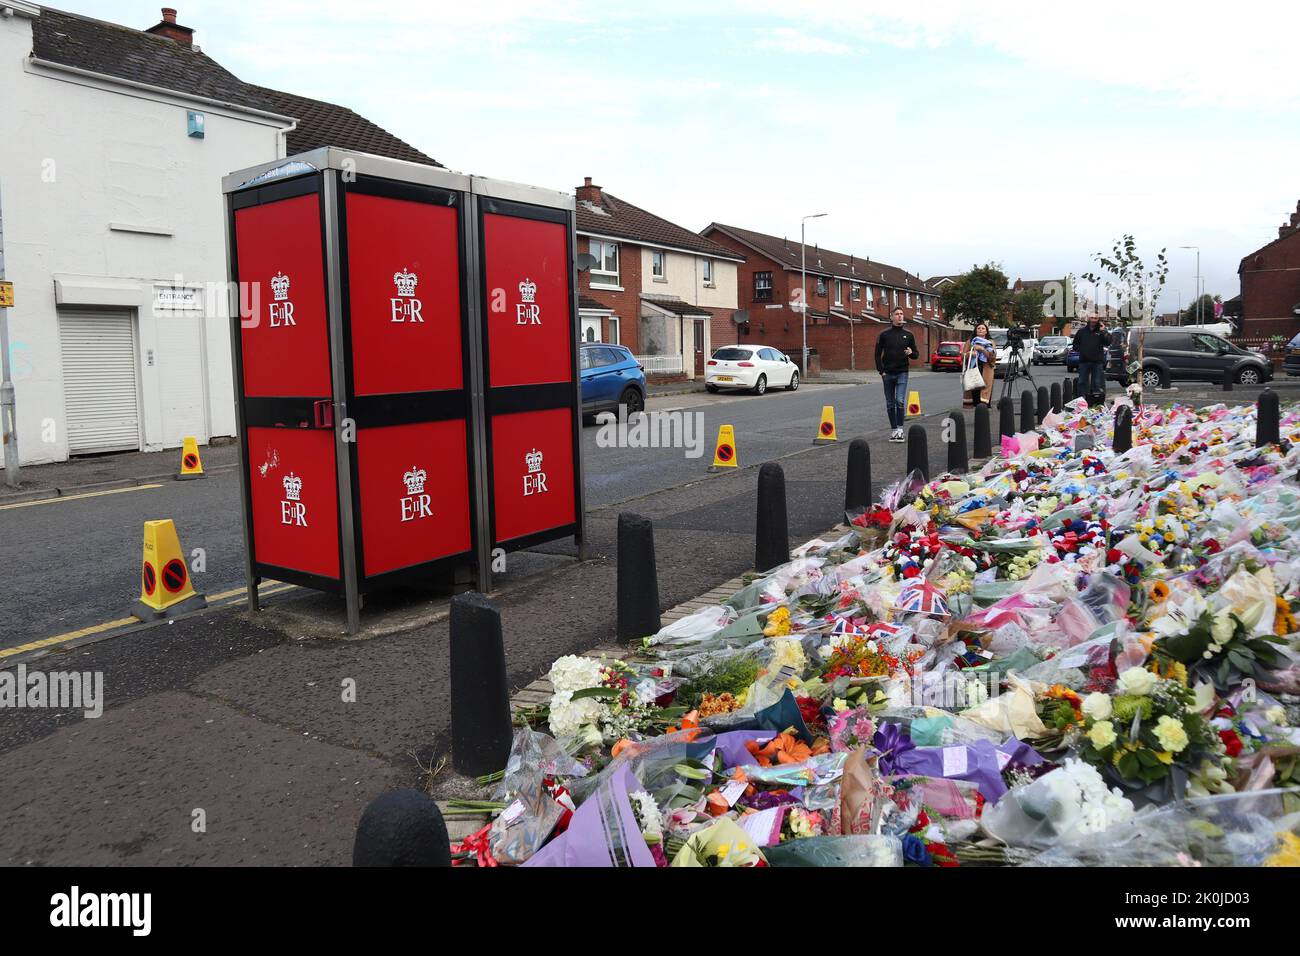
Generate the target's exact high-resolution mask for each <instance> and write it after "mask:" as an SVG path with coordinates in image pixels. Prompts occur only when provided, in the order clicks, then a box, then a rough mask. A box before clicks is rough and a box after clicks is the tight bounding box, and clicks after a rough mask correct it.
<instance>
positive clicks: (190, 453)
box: [176, 435, 208, 481]
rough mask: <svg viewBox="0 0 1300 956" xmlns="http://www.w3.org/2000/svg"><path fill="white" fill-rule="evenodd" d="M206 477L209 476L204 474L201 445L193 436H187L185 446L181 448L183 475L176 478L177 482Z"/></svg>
mask: <svg viewBox="0 0 1300 956" xmlns="http://www.w3.org/2000/svg"><path fill="white" fill-rule="evenodd" d="M206 477H208V476H207V475H205V474H204V473H203V459H202V458H200V457H199V443H198V442H197V441H195V440H194V436H193V435H186V436H185V444H184V446H183V447H182V448H181V473H180V474H179V475H177V476H176V480H177V481H187V480H189V479H190V478H206Z"/></svg>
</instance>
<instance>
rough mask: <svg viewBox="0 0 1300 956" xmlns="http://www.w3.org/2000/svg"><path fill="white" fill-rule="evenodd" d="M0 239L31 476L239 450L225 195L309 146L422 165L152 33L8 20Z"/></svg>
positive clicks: (3, 45) (365, 130)
mask: <svg viewBox="0 0 1300 956" xmlns="http://www.w3.org/2000/svg"><path fill="white" fill-rule="evenodd" d="M0 90H3V91H4V94H3V100H4V104H5V109H4V111H3V123H4V132H3V135H0V215H2V216H3V219H2V220H0V225H2V228H3V233H2V234H0V241H2V242H3V246H2V247H0V248H3V252H4V259H3V261H4V269H5V278H7V279H8V280H10V281H12V282H13V283H14V291H15V306H14V308H12V309H10V310H9V331H10V356H11V362H12V375H13V381H14V384H15V388H16V405H17V411H18V420H17V435H18V446H19V452H20V455H21V458H20V461H21V463H23V464H29V463H40V462H48V461H61V460H63V459H66V458H68V457H69V456H70V455H78V454H91V453H96V452H105V451H121V450H147V451H154V450H160V449H163V448H173V447H178V446H179V445H180V444H181V441H182V439H183V438H184V437H185V436H187V435H193V436H195V437H197V438H198V440H199V442H200V443H205V442H207V441H208V440H209V439H210V438H212V437H214V436H226V435H233V434H234V432H235V406H234V395H233V379H232V375H231V365H230V361H231V358H230V333H229V321H228V319H227V307H226V302H227V299H226V294H225V277H226V250H225V227H224V223H223V217H224V206H223V201H222V194H221V177H222V176H223V175H225V174H226V173H228V172H230V171H231V170H234V169H243V168H246V167H248V166H252V165H254V164H257V163H261V162H266V161H269V160H273V159H278V158H282V157H284V156H286V155H291V154H294V153H298V152H303V151H305V150H308V149H312V148H314V147H316V146H321V145H327V144H328V145H335V146H342V147H344V148H355V149H358V150H364V151H366V152H371V153H379V154H382V155H389V156H394V157H396V158H399V159H407V160H412V161H415V162H424V163H429V164H433V165H437V164H436V163H435V162H434V160H432V159H430V158H429V157H428V156H426V155H424V154H423V153H421V152H419V151H418V150H416V149H414V148H412V147H410V146H409V145H407V144H406V143H403V142H402V141H401V140H398V139H397V138H396V137H393V136H392V135H390V134H389V133H387V132H385V131H384V130H382V129H380V128H379V127H377V126H375V125H374V124H373V123H370V122H368V121H367V120H365V119H364V118H362V117H360V116H358V115H357V114H355V113H353V112H351V111H350V110H347V109H345V108H342V107H338V106H335V105H333V104H329V103H323V102H320V101H317V100H309V99H305V98H302V97H297V96H293V95H290V94H285V93H281V92H278V91H275V90H268V89H264V88H262V87H257V86H253V85H251V84H248V83H244V82H243V81H241V80H240V79H238V78H237V77H235V76H234V75H232V74H231V73H229V72H227V71H226V70H225V69H223V68H222V67H221V66H220V65H219V64H217V63H216V62H215V61H213V60H212V59H210V58H209V57H208V56H206V55H205V54H204V53H203V52H202V51H201V50H200V49H199V48H198V47H197V46H195V45H194V44H193V30H191V29H190V28H188V27H184V26H181V25H179V24H178V23H176V12H175V11H174V10H171V9H169V8H164V10H163V20H162V21H161V22H159V23H158V24H156V25H155V26H153V27H150V28H149V29H147V30H136V29H133V28H130V27H125V26H120V25H117V24H112V23H105V22H103V21H100V20H94V19H90V18H87V17H82V16H78V15H75V14H69V13H65V12H62V11H58V10H52V9H49V8H43V7H38V6H36V5H33V4H29V3H26V2H22V0H0Z"/></svg>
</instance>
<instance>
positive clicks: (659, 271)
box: [650, 251, 664, 279]
mask: <svg viewBox="0 0 1300 956" xmlns="http://www.w3.org/2000/svg"><path fill="white" fill-rule="evenodd" d="M650 273H651V275H653V276H654V277H655V278H656V279H662V278H664V253H662V252H658V251H655V252H652V253H650Z"/></svg>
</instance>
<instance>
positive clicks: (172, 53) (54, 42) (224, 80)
mask: <svg viewBox="0 0 1300 956" xmlns="http://www.w3.org/2000/svg"><path fill="white" fill-rule="evenodd" d="M32 56H34V57H36V58H37V59H41V60H48V61H50V62H51V63H58V64H60V65H62V66H69V67H74V68H76V69H79V70H88V71H89V72H91V73H100V74H103V75H105V76H111V77H115V78H117V79H119V80H127V81H130V82H133V83H143V84H146V85H149V86H155V87H158V88H160V89H164V90H171V91H174V92H176V93H182V94H188V95H190V96H201V97H204V98H206V99H211V100H218V101H220V102H223V103H230V104H232V105H235V106H243V107H249V108H252V109H257V110H263V111H265V112H268V113H277V114H280V115H283V116H290V117H293V118H294V119H296V120H297V121H298V126H297V128H296V129H295V130H293V132H291V133H290V134H289V136H288V152H289V155H293V154H295V153H301V152H305V151H307V150H309V149H315V148H316V147H318V146H339V147H342V148H344V149H354V150H357V151H359V152H367V153H375V154H376V155H379V156H388V157H391V158H393V159H405V160H409V161H410V162H415V163H425V164H427V165H430V166H438V165H441V164H439V163H438V162H437V161H436V160H434V159H432V158H431V157H429V156H426V155H425V154H424V153H422V152H420V151H419V150H418V149H416V148H415V147H414V146H411V145H410V144H408V143H405V142H403V141H402V140H400V139H398V138H397V137H396V136H394V135H393V134H391V133H389V132H388V131H387V130H384V129H382V128H381V127H379V126H376V125H375V124H374V123H372V122H370V121H369V120H368V119H366V118H365V117H364V116H360V115H358V114H357V113H354V112H352V110H350V109H348V108H347V107H344V106H336V105H334V104H333V103H325V102H322V101H320V100H312V99H308V98H307V97H304V96H295V95H294V94H292V93H282V92H280V91H279V90H270V89H266V88H265V87H261V86H254V85H253V84H251V83H245V82H244V81H243V80H241V79H239V77H237V76H235V75H234V74H233V73H231V72H230V71H229V70H227V69H226V68H225V67H223V66H222V65H221V64H220V63H218V62H217V61H216V60H214V59H212V58H211V57H209V56H208V55H207V54H206V53H203V52H202V51H201V50H199V49H198V48H196V47H188V46H185V45H184V44H181V43H177V42H176V41H175V40H170V39H168V38H167V37H163V36H155V35H154V34H151V33H145V32H144V31H143V30H136V29H134V28H132V27H126V26H122V25H121V24H117V23H108V22H106V21H104V20H95V19H93V18H91V17H83V16H81V15H80V14H75V13H67V12H65V11H62V10H55V9H52V8H50V7H42V8H41V15H40V16H39V17H37V18H36V19H35V20H33V21H32Z"/></svg>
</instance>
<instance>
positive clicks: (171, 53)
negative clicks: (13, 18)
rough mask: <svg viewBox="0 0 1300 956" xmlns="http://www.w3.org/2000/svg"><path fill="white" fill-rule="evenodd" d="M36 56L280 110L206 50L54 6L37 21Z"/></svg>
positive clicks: (34, 25) (44, 10)
mask: <svg viewBox="0 0 1300 956" xmlns="http://www.w3.org/2000/svg"><path fill="white" fill-rule="evenodd" d="M32 55H33V56H35V57H36V58H37V59H41V60H49V61H50V62H52V63H60V64H62V65H63V66H72V67H76V68H77V69H79V70H89V71H90V72H92V73H103V74H105V75H106V76H113V77H117V78H118V79H120V80H131V81H133V82H135V83H147V84H148V85H150V86H157V87H161V88H162V89H165V90H174V91H176V92H177V93H189V94H191V95H193V96H203V97H207V98H208V99H213V100H222V101H224V102H227V103H235V104H238V105H240V106H251V107H253V108H255V109H262V110H267V111H270V112H274V111H273V110H271V106H270V104H268V103H267V102H266V101H265V100H263V99H261V97H259V96H258V95H257V93H256V88H255V87H250V86H248V84H246V83H244V82H243V81H242V80H240V79H239V77H237V76H235V75H234V74H233V73H231V72H230V71H228V70H227V69H226V68H225V67H223V66H222V65H221V64H220V63H218V62H217V61H216V60H214V59H212V58H211V57H209V56H208V55H207V54H206V53H203V52H202V51H200V50H196V49H194V48H193V47H186V46H182V45H181V44H179V43H177V42H176V41H175V40H169V39H167V38H166V37H160V36H154V35H153V34H151V33H145V32H144V31H142V30H136V29H134V28H132V27H124V26H121V25H120V24H117V23H107V22H105V21H103V20H95V19H92V18H90V17H83V16H81V15H79V14H75V13H65V12H64V11H62V10H54V9H51V8H50V7H41V15H40V16H39V17H37V18H36V19H34V20H33V21H32Z"/></svg>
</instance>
